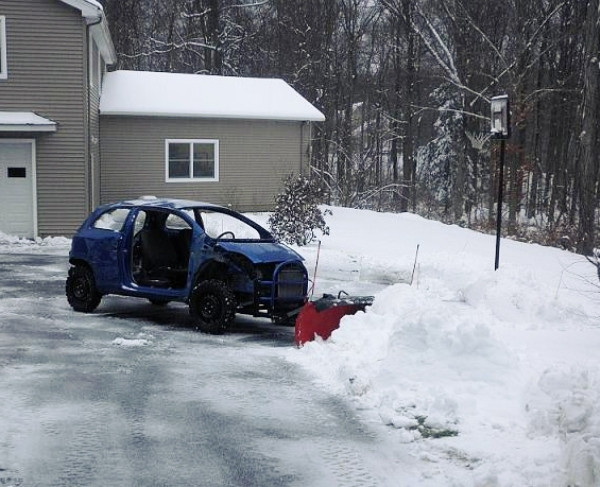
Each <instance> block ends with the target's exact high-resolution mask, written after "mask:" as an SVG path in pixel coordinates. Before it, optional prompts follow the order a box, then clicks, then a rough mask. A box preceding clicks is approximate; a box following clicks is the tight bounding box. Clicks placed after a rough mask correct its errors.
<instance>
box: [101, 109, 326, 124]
mask: <svg viewBox="0 0 600 487" xmlns="http://www.w3.org/2000/svg"><path fill="white" fill-rule="evenodd" d="M100 115H104V116H122V117H156V118H158V117H163V118H202V119H225V120H270V121H279V122H324V121H325V115H323V114H322V113H319V114H318V115H317V114H315V115H298V116H284V115H281V116H269V115H257V114H243V113H240V114H223V113H202V114H198V113H177V112H173V113H170V112H136V111H121V110H100Z"/></svg>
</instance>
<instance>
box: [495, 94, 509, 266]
mask: <svg viewBox="0 0 600 487" xmlns="http://www.w3.org/2000/svg"><path fill="white" fill-rule="evenodd" d="M491 108H492V116H491V121H492V126H491V133H492V139H496V140H500V168H499V172H500V174H499V176H498V208H497V214H496V261H495V264H494V270H498V266H499V265H500V234H501V231H502V197H503V191H504V150H505V145H506V139H508V138H509V137H510V106H509V103H508V95H499V96H494V97H493V98H492V100H491Z"/></svg>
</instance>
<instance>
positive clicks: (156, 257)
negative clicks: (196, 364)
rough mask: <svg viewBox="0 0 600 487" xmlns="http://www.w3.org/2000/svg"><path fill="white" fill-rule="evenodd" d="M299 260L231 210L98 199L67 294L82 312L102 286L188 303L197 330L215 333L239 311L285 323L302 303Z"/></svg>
mask: <svg viewBox="0 0 600 487" xmlns="http://www.w3.org/2000/svg"><path fill="white" fill-rule="evenodd" d="M302 261H303V259H302V257H301V256H300V255H299V254H297V253H296V252H294V251H293V250H292V249H290V248H289V247H287V246H285V245H283V244H281V243H278V242H276V241H275V240H274V238H273V236H272V235H271V234H270V233H269V232H268V231H267V230H265V229H264V228H262V227H261V226H260V225H258V224H257V223H255V222H253V221H252V220H250V219H249V218H247V217H245V216H244V215H241V214H239V213H237V212H235V211H232V210H230V209H228V208H224V207H221V206H217V205H213V204H210V203H201V202H196V201H184V200H175V199H156V198H151V197H143V198H141V199H139V200H135V201H123V202H120V203H113V204H109V205H104V206H101V207H99V208H97V209H96V210H95V211H94V212H92V213H91V214H90V215H89V216H88V218H87V219H86V220H85V221H84V222H83V224H82V225H81V227H80V228H79V230H78V231H77V233H76V234H75V236H74V237H73V241H72V244H71V251H70V253H69V262H70V263H71V265H72V267H71V268H70V269H69V275H68V278H67V283H66V294H67V299H68V301H69V304H70V305H71V306H72V308H73V309H74V310H76V311H81V312H85V313H89V312H92V311H94V310H95V309H96V307H97V306H98V305H99V304H100V301H101V299H102V296H104V295H107V294H118V295H123V296H135V297H141V298H145V299H148V300H150V302H152V303H153V304H155V305H164V304H166V303H168V302H169V301H180V302H184V303H187V304H188V305H189V309H190V313H191V315H192V316H193V317H194V318H195V320H196V322H197V325H198V328H199V329H200V330H201V331H204V332H207V333H213V334H219V333H223V332H224V331H225V330H226V329H227V327H228V325H229V324H230V323H231V321H232V320H233V318H234V316H235V314H236V313H242V314H248V315H252V316H265V317H270V318H271V319H273V321H275V322H288V321H291V320H292V319H293V317H294V314H295V313H297V311H298V310H299V308H300V307H302V306H303V305H304V303H305V302H306V295H307V288H308V273H307V270H306V267H305V266H304V264H303V263H302Z"/></svg>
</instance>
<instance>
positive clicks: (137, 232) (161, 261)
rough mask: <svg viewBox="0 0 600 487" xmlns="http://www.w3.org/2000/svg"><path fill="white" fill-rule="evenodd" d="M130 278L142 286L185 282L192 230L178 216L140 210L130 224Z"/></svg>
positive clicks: (171, 285)
mask: <svg viewBox="0 0 600 487" xmlns="http://www.w3.org/2000/svg"><path fill="white" fill-rule="evenodd" d="M133 228H134V237H133V253H132V277H133V279H134V281H135V282H136V283H138V284H140V285H143V286H152V287H172V288H183V287H185V285H186V280H187V271H188V264H189V257H190V245H191V239H192V229H191V227H190V226H189V224H188V223H187V222H186V221H185V220H183V219H182V218H180V217H179V216H177V215H175V214H172V213H168V212H165V211H150V210H143V211H140V212H139V213H138V215H137V216H136V220H135V223H134V227H133Z"/></svg>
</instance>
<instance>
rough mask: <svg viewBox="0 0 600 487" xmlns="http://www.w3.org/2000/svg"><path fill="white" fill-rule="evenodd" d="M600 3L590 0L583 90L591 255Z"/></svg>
mask: <svg viewBox="0 0 600 487" xmlns="http://www.w3.org/2000/svg"><path fill="white" fill-rule="evenodd" d="M599 9H600V3H599V0H588V4H587V14H586V21H585V27H584V29H585V57H584V63H585V65H584V87H583V113H582V115H583V122H582V132H581V159H580V175H581V190H580V194H579V218H580V221H579V228H580V237H581V239H580V242H579V246H578V247H579V250H580V251H581V252H583V253H585V254H591V252H592V250H593V249H594V230H595V228H594V226H595V225H594V223H595V211H596V187H597V178H598V150H597V149H598V123H600V120H599V117H598V108H599V103H598V98H599V97H600V91H599V88H600V81H599V77H600V67H599V62H600V60H599V50H600V49H599V48H600V25H599V22H600V12H599Z"/></svg>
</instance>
